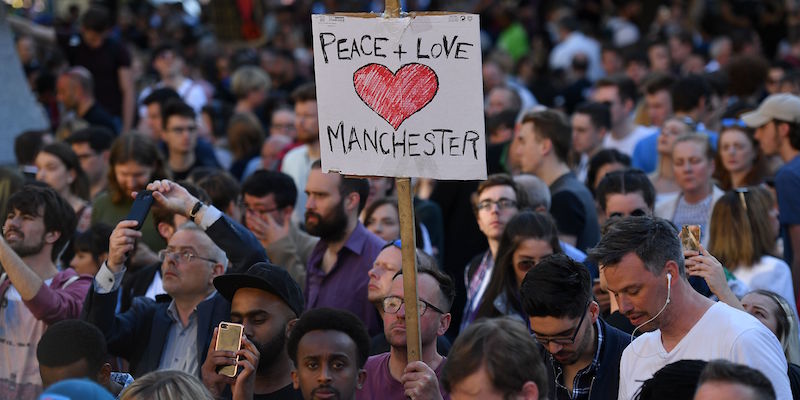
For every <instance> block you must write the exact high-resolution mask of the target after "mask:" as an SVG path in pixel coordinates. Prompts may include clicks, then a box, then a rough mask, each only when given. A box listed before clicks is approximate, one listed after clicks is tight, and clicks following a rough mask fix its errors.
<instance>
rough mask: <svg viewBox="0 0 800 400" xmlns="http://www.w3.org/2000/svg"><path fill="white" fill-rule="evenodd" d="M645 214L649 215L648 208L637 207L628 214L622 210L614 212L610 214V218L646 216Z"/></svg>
mask: <svg viewBox="0 0 800 400" xmlns="http://www.w3.org/2000/svg"><path fill="white" fill-rule="evenodd" d="M645 215H647V210H643V209H641V208H637V209H635V210H633V211H631V212H630V213H628V214H624V213H621V212H613V213H611V214H610V215H609V216H608V218H622V217H644V216H645Z"/></svg>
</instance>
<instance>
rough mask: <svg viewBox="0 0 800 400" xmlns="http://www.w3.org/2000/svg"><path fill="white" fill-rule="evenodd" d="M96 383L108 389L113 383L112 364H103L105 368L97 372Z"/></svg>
mask: <svg viewBox="0 0 800 400" xmlns="http://www.w3.org/2000/svg"><path fill="white" fill-rule="evenodd" d="M95 381H96V382H97V383H98V384H100V386H103V387H108V383H109V382H110V381H111V364H109V363H103V366H102V367H100V370H99V371H97V377H95Z"/></svg>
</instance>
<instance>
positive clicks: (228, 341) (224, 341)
mask: <svg viewBox="0 0 800 400" xmlns="http://www.w3.org/2000/svg"><path fill="white" fill-rule="evenodd" d="M243 331H244V327H243V326H242V325H241V324H235V323H233V322H220V323H219V329H218V330H217V347H216V348H215V350H226V351H232V352H234V353H236V352H237V351H239V349H240V348H241V347H242V332H243ZM236 363H237V364H234V365H226V366H224V367H220V368H218V369H217V373H219V374H220V375H225V376H229V377H231V378H233V377H234V376H236V369H237V368H238V363H239V356H236Z"/></svg>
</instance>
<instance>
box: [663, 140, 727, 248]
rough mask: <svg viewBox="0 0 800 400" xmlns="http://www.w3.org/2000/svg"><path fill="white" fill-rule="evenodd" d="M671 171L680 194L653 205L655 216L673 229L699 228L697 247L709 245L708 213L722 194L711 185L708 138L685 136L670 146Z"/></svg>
mask: <svg viewBox="0 0 800 400" xmlns="http://www.w3.org/2000/svg"><path fill="white" fill-rule="evenodd" d="M672 169H673V172H674V173H675V180H676V182H677V183H678V186H680V188H681V191H680V192H679V193H675V194H672V195H669V196H665V197H663V198H662V199H661V200H659V201H657V202H656V208H655V215H656V216H657V217H661V218H664V219H668V220H670V221H672V222H673V223H674V224H675V225H676V226H683V225H700V227H701V229H700V231H701V233H702V236H701V237H700V243H701V244H702V245H703V246H707V245H708V233H707V232H708V228H709V226H710V224H711V211H712V210H713V209H714V205H715V204H716V203H717V200H719V198H720V197H722V195H723V194H725V192H723V191H722V190H721V189H720V188H718V187H717V186H716V185H714V181H713V180H712V179H711V175H712V174H713V173H714V149H713V148H712V147H711V142H710V141H709V139H708V136H705V135H698V134H687V135H683V136H679V137H678V138H676V139H675V143H674V144H673V146H672Z"/></svg>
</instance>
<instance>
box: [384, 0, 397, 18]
mask: <svg viewBox="0 0 800 400" xmlns="http://www.w3.org/2000/svg"><path fill="white" fill-rule="evenodd" d="M383 13H384V15H385V16H386V18H398V17H400V0H386V10H384V12H383Z"/></svg>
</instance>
